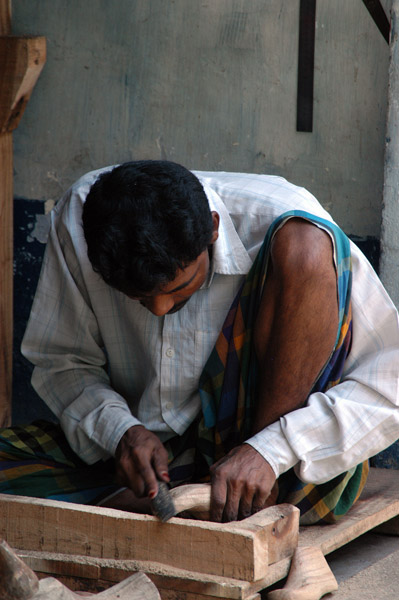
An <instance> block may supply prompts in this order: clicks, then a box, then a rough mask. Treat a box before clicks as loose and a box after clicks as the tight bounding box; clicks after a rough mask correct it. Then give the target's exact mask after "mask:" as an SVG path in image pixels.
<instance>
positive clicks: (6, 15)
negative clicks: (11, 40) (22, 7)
mask: <svg viewBox="0 0 399 600" xmlns="http://www.w3.org/2000/svg"><path fill="white" fill-rule="evenodd" d="M10 31H11V0H0V35H8V34H9V33H10Z"/></svg>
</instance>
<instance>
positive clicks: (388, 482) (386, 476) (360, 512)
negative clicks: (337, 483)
mask: <svg viewBox="0 0 399 600" xmlns="http://www.w3.org/2000/svg"><path fill="white" fill-rule="evenodd" d="M398 515H399V471H396V470H393V469H375V468H371V469H370V475H369V477H368V480H367V483H366V486H365V489H364V490H363V493H362V495H361V497H360V499H359V500H358V501H357V502H356V504H355V505H354V506H353V507H352V508H351V509H350V511H349V512H348V513H347V515H346V516H345V517H343V518H342V519H341V520H340V521H338V523H335V524H334V525H320V526H319V525H313V526H310V527H300V529H299V545H300V546H319V547H320V548H321V550H322V552H323V554H324V555H326V554H329V553H330V552H333V551H334V550H337V549H338V548H341V547H342V546H344V545H345V544H347V543H349V542H351V541H352V540H354V539H356V538H357V537H359V536H361V535H362V534H363V533H366V532H367V531H370V530H371V529H374V528H375V527H377V526H379V525H381V524H382V523H386V527H388V522H391V519H393V518H395V517H397V516H398ZM289 568H290V559H283V560H282V561H280V562H278V563H276V564H274V565H271V567H270V568H269V571H268V573H267V575H266V577H265V578H264V579H263V580H262V581H261V582H257V584H259V585H262V586H263V587H265V588H266V587H268V586H269V585H272V584H273V583H275V582H276V581H279V580H280V579H283V578H284V577H286V575H287V574H288V571H289ZM259 589H262V588H259Z"/></svg>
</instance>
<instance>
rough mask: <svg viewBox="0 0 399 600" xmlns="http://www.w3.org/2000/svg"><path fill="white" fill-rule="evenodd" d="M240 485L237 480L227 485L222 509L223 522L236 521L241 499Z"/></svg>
mask: <svg viewBox="0 0 399 600" xmlns="http://www.w3.org/2000/svg"><path fill="white" fill-rule="evenodd" d="M241 492H242V490H241V485H240V484H239V483H238V482H231V481H230V482H229V483H228V485H227V498H226V504H225V507H224V511H223V522H224V523H229V522H230V521H237V519H238V511H239V508H240V500H241Z"/></svg>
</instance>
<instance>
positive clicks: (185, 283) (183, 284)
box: [166, 266, 200, 294]
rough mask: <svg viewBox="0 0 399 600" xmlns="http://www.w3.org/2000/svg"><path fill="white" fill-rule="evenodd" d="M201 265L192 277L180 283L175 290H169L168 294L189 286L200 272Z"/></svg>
mask: <svg viewBox="0 0 399 600" xmlns="http://www.w3.org/2000/svg"><path fill="white" fill-rule="evenodd" d="M199 269H200V267H199V266H198V268H197V270H196V271H195V273H194V275H192V276H191V277H190V279H188V280H187V281H185V282H184V283H181V284H180V285H178V286H177V287H175V288H173V290H169V291H168V292H166V294H173V293H174V292H178V291H179V290H181V289H183V288H185V287H187V286H188V285H190V283H191V282H192V281H193V280H194V279H195V277H196V276H197V274H198V271H199Z"/></svg>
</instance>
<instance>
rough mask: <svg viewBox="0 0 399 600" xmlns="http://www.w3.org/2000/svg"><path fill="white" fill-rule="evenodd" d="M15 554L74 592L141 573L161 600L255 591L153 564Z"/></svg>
mask: <svg viewBox="0 0 399 600" xmlns="http://www.w3.org/2000/svg"><path fill="white" fill-rule="evenodd" d="M18 555H19V556H20V558H22V559H23V561H24V562H25V563H26V564H27V565H28V566H29V567H30V568H31V569H33V570H34V571H35V572H36V573H37V574H38V575H39V577H48V576H49V575H51V576H53V577H56V578H57V579H59V580H60V581H62V582H63V583H65V585H68V587H70V588H71V589H73V590H79V589H81V590H86V591H98V590H99V589H105V588H107V587H108V586H110V585H112V584H113V583H116V582H119V581H122V580H123V579H125V578H126V577H127V576H128V575H130V574H131V573H136V572H138V571H140V572H143V573H146V575H147V576H148V577H149V578H150V579H151V581H152V582H153V583H154V584H155V585H156V587H157V589H159V590H161V597H162V596H163V595H164V596H165V595H167V593H169V592H168V591H170V593H172V592H174V593H176V592H178V593H183V592H188V593H191V594H200V595H203V596H208V597H211V598H224V599H230V600H249V599H250V598H251V597H252V596H253V594H255V593H256V592H257V590H256V589H254V587H253V586H254V584H253V583H249V582H247V581H241V580H238V579H232V578H228V577H220V576H217V575H209V574H203V573H195V572H193V571H185V570H183V569H177V568H175V567H169V566H165V565H161V564H157V563H155V562H153V561H133V560H129V561H122V560H110V559H104V558H88V557H81V556H75V555H73V556H70V555H66V554H65V555H61V554H53V553H48V552H35V551H23V550H22V551H18Z"/></svg>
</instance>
